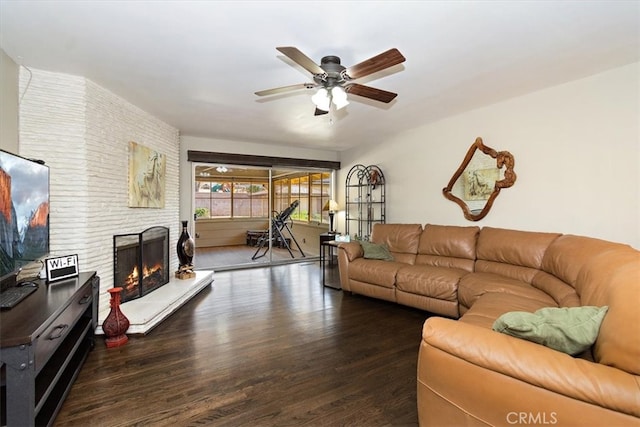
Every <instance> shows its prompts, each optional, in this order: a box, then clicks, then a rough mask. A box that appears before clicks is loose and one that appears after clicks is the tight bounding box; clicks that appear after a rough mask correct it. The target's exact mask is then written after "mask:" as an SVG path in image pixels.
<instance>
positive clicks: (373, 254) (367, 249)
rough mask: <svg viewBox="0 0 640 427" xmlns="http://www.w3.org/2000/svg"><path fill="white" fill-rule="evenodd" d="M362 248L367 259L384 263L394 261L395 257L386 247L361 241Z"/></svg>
mask: <svg viewBox="0 0 640 427" xmlns="http://www.w3.org/2000/svg"><path fill="white" fill-rule="evenodd" d="M360 246H362V250H363V251H364V258H366V259H381V260H384V261H393V255H391V252H389V249H388V248H387V247H386V246H385V245H378V244H375V243H371V242H365V241H361V242H360Z"/></svg>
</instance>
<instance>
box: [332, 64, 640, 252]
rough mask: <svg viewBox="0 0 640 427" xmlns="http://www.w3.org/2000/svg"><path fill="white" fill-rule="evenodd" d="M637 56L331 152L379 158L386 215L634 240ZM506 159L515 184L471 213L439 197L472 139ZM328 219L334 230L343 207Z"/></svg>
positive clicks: (639, 218) (638, 211) (639, 140)
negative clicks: (479, 212)
mask: <svg viewBox="0 0 640 427" xmlns="http://www.w3.org/2000/svg"><path fill="white" fill-rule="evenodd" d="M639 76H640V64H639V63H636V64H632V65H628V66H625V67H621V68H617V69H614V70H610V71H607V72H604V73H601V74H597V75H594V76H591V77H588V78H585V79H581V80H577V81H573V82H569V83H566V84H563V85H560V86H556V87H552V88H548V89H545V90H541V91H539V92H535V93H531V94H528V95H525V96H522V97H518V98H514V99H511V100H508V101H505V102H501V103H499V104H494V105H490V106H487V107H484V108H480V109H477V110H474V111H470V112H467V113H464V114H460V115H457V116H454V117H449V118H446V119H444V120H441V121H439V122H436V123H431V124H426V125H424V126H422V127H420V128H417V129H412V130H409V131H407V132H405V133H403V134H401V135H397V136H396V137H394V138H393V139H390V140H388V141H384V142H382V143H380V144H378V145H375V146H370V145H369V146H366V147H361V148H356V149H353V150H350V151H346V152H343V153H341V157H340V160H341V162H342V170H341V172H340V174H339V178H338V182H339V183H340V185H338V189H339V190H340V193H339V200H340V201H341V203H342V202H343V201H344V189H343V187H344V180H345V179H346V173H347V172H348V170H349V169H350V167H351V166H353V165H354V164H357V163H361V164H364V165H370V164H376V165H378V166H380V168H381V169H382V171H383V173H384V174H385V177H386V179H387V182H388V185H387V187H386V190H387V222H402V223H421V224H425V223H433V224H453V225H470V224H478V225H480V226H493V227H505V228H515V229H521V230H533V231H554V232H562V233H571V234H580V235H587V236H591V237H597V238H602V239H607V240H613V241H619V242H623V243H628V244H630V245H632V246H634V247H635V248H640V172H639V169H640V106H639V102H640V101H639V100H640V86H639ZM478 136H480V137H482V138H483V140H484V143H485V145H487V146H489V147H492V148H494V149H496V150H498V151H502V150H506V151H510V152H511V153H512V154H513V155H514V157H515V172H516V174H517V176H518V178H517V181H516V183H515V185H514V186H513V187H511V188H508V189H505V190H503V191H502V192H501V193H500V195H499V196H498V198H497V199H496V200H495V203H494V205H493V208H492V210H491V212H490V213H489V214H488V215H487V216H486V217H485V218H484V219H483V220H481V221H479V222H477V223H473V222H470V221H467V220H465V219H464V217H463V215H462V211H461V209H460V207H458V205H456V204H455V203H453V202H451V201H449V200H447V199H445V198H444V196H443V195H442V188H444V187H445V186H446V185H447V183H448V182H449V179H450V178H451V176H452V175H453V173H454V172H455V170H456V169H457V168H458V166H459V165H460V163H461V162H462V159H463V157H464V156H465V154H466V152H467V150H468V149H469V147H470V146H471V144H472V143H473V142H474V140H475V138H476V137H478ZM337 224H338V226H339V229H340V230H344V214H343V213H341V215H340V216H339V217H338V221H337Z"/></svg>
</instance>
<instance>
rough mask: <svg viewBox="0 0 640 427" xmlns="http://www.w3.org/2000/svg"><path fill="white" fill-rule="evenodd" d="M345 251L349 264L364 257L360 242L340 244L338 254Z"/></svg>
mask: <svg viewBox="0 0 640 427" xmlns="http://www.w3.org/2000/svg"><path fill="white" fill-rule="evenodd" d="M342 251H344V254H345V255H346V257H347V260H348V261H349V262H351V261H353V260H354V259H356V258H362V257H363V256H364V252H363V251H362V246H361V245H360V243H358V242H343V243H340V244H338V254H340V252H342Z"/></svg>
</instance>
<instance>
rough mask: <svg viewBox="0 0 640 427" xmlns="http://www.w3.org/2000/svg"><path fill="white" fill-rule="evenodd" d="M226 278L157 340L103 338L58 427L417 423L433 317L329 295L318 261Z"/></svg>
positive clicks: (218, 276)
mask: <svg viewBox="0 0 640 427" xmlns="http://www.w3.org/2000/svg"><path fill="white" fill-rule="evenodd" d="M214 280H215V281H214V284H213V287H212V288H211V289H206V290H204V291H203V292H202V293H201V294H199V295H198V296H196V297H195V298H194V299H193V300H191V301H190V302H189V303H187V304H186V305H185V306H183V307H182V308H181V309H180V310H178V311H177V312H176V313H174V314H173V315H172V316H171V317H169V318H168V319H167V320H165V321H164V322H163V323H162V324H161V325H159V326H158V327H157V328H155V329H154V330H153V331H151V333H150V334H148V335H147V336H145V337H130V341H129V342H128V343H127V345H125V346H123V347H120V348H113V349H107V348H106V347H105V346H104V342H103V339H102V338H99V339H98V342H97V345H96V348H95V349H94V351H93V352H92V353H91V354H90V355H89V358H88V359H87V362H86V364H85V366H84V367H83V369H82V371H81V372H80V375H79V376H78V379H77V380H76V382H75V384H74V385H73V388H72V389H71V392H70V393H69V396H68V398H67V400H66V401H65V403H64V405H63V407H62V409H61V411H60V414H59V415H58V418H57V420H56V423H55V425H56V426H71V425H92V426H136V425H137V426H143V425H144V426H146V425H154V426H156V425H175V426H208V425H215V426H245V425H247V426H316V425H320V426H386V425H402V426H414V425H417V409H416V366H417V365H416V363H417V356H418V347H419V343H420V334H421V328H422V324H423V322H424V320H425V319H426V317H427V316H428V313H425V312H422V311H419V310H414V309H411V308H408V307H403V306H400V305H396V304H392V303H387V302H384V301H378V300H375V299H370V298H366V297H362V296H357V295H350V294H347V293H344V292H342V291H336V290H333V289H330V288H323V287H322V285H321V284H320V276H319V268H318V264H317V263H297V264H291V265H286V266H276V267H271V268H253V269H247V270H236V271H226V272H219V273H215V274H214Z"/></svg>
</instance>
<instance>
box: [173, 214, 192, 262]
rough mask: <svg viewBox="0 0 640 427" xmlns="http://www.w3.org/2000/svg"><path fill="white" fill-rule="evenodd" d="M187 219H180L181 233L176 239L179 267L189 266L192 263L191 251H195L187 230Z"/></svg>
mask: <svg viewBox="0 0 640 427" xmlns="http://www.w3.org/2000/svg"><path fill="white" fill-rule="evenodd" d="M188 223H189V222H188V221H182V234H181V235H180V238H179V239H178V244H177V246H176V250H177V252H178V260H179V261H180V267H183V266H186V267H190V266H191V265H192V263H193V253H194V252H195V242H194V241H193V239H192V238H191V236H190V235H189V231H187V224H188Z"/></svg>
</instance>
